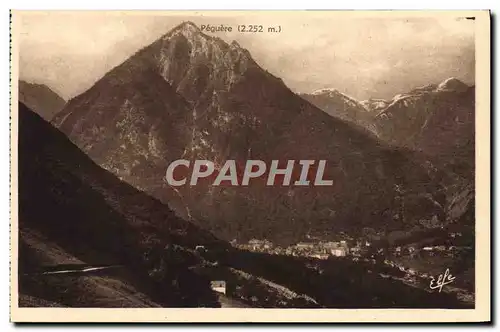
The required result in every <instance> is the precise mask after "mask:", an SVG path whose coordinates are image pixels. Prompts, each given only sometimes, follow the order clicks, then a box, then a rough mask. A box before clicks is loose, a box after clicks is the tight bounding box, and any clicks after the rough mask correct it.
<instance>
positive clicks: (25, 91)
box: [19, 80, 66, 121]
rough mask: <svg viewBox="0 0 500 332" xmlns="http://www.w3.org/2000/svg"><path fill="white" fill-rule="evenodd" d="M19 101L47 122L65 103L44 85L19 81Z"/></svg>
mask: <svg viewBox="0 0 500 332" xmlns="http://www.w3.org/2000/svg"><path fill="white" fill-rule="evenodd" d="M19 101H20V102H22V103H23V104H25V105H26V106H28V107H29V108H30V109H31V110H33V111H35V112H36V113H38V115H40V116H41V117H42V118H44V119H45V120H47V121H50V120H52V118H53V117H54V115H55V114H57V112H59V111H60V110H61V109H62V108H63V107H64V104H65V103H66V101H65V100H64V99H63V98H61V97H60V96H59V95H58V94H57V93H55V92H54V91H52V90H51V89H50V88H49V87H48V86H46V85H44V84H36V83H28V82H26V81H23V80H19Z"/></svg>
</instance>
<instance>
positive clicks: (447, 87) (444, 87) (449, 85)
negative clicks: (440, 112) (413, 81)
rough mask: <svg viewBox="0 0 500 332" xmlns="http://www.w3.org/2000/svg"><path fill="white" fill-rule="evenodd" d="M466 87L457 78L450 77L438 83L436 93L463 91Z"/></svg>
mask: <svg viewBox="0 0 500 332" xmlns="http://www.w3.org/2000/svg"><path fill="white" fill-rule="evenodd" d="M467 88H468V85H467V84H465V83H464V82H462V81H460V80H459V79H458V78H455V77H450V78H447V79H445V80H444V81H442V82H441V83H439V85H438V87H437V89H436V90H437V91H464V90H466V89H467Z"/></svg>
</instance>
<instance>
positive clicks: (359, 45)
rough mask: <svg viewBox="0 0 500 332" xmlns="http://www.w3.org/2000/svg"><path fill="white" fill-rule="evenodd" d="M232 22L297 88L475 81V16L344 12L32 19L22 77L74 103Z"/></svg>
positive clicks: (26, 24)
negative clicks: (142, 58)
mask: <svg viewBox="0 0 500 332" xmlns="http://www.w3.org/2000/svg"><path fill="white" fill-rule="evenodd" d="M185 20H190V21H193V22H194V23H196V24H198V25H201V24H207V23H210V24H213V25H220V24H224V25H226V26H232V27H233V32H232V33H215V34H214V35H216V36H218V37H221V38H223V39H225V40H227V41H229V42H230V41H232V40H237V41H238V42H239V43H240V45H241V46H242V47H245V48H247V49H248V50H249V51H250V53H251V54H252V56H253V57H254V59H255V60H256V61H257V62H258V63H259V64H260V65H261V66H262V67H263V68H264V69H267V70H268V71H270V72H271V73H273V74H274V75H276V76H279V77H281V78H283V80H284V82H285V83H286V84H287V85H288V86H289V87H290V88H291V89H292V90H294V91H296V92H312V91H313V90H316V89H320V88H329V87H331V88H336V89H338V90H340V91H342V92H344V93H347V94H349V95H351V96H353V97H355V98H358V99H366V98H370V97H373V98H391V97H392V96H394V95H395V94H397V93H401V92H405V91H408V90H409V89H412V88H414V87H416V86H421V85H425V84H429V83H438V82H440V81H442V80H444V79H446V78H448V77H451V76H453V77H457V78H459V79H461V80H463V81H464V82H466V83H468V84H474V75H475V72H474V21H472V20H466V19H457V18H440V19H439V20H438V19H434V18H383V19H382V18H366V17H363V18H362V17H355V18H353V17H350V18H340V17H339V16H336V17H335V18H332V17H329V18H328V17H319V16H314V17H313V16H311V17H309V16H308V15H305V14H303V15H287V16H284V15H275V16H270V15H259V16H249V15H248V14H247V16H241V17H234V16H233V17H229V16H227V15H224V16H221V17H214V16H211V17H206V16H179V15H177V16H153V15H125V14H117V13H115V14H113V15H105V14H104V13H100V14H96V13H64V12H59V13H58V12H52V13H37V14H30V15H24V16H23V17H22V20H21V25H20V28H21V35H20V77H21V79H24V80H27V81H30V82H36V83H44V84H47V85H48V86H50V87H51V88H52V89H54V90H55V91H56V92H58V93H59V94H60V95H61V96H62V97H63V98H65V99H69V98H71V97H74V96H76V95H78V94H80V93H82V92H84V91H85V90H86V89H88V88H90V87H91V85H92V84H93V83H95V81H97V80H98V79H99V78H100V77H102V76H103V75H104V74H105V73H106V72H107V71H108V70H110V69H111V68H113V67H114V66H116V65H118V64H120V63H121V62H123V61H124V60H125V59H126V58H128V57H129V56H130V55H132V54H133V53H134V52H136V51H137V50H139V49H140V48H142V47H144V46H146V45H148V44H150V43H151V42H153V41H154V40H156V39H157V38H159V37H160V36H161V35H163V34H165V33H167V32H168V31H169V30H170V29H171V28H173V27H174V26H176V25H177V24H179V23H181V22H182V21H185ZM237 24H263V25H264V26H265V27H267V26H278V25H279V26H281V30H282V32H281V33H261V34H241V33H238V32H236V25H237Z"/></svg>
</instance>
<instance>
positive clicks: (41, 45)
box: [11, 11, 491, 322]
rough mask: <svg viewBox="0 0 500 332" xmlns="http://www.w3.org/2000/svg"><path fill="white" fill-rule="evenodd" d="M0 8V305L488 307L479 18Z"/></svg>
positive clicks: (158, 312) (296, 316) (158, 311)
mask: <svg viewBox="0 0 500 332" xmlns="http://www.w3.org/2000/svg"><path fill="white" fill-rule="evenodd" d="M11 14H12V15H11V145H12V149H11V165H12V167H11V265H12V269H11V293H12V294H11V319H12V320H13V321H31V322H64V321H67V322H72V321H88V322H92V321H114V322H137V321H144V322H147V321H151V322H152V321H155V322H162V321H164V322H173V321H190V322H204V321H220V322H222V321H225V322H231V321H232V322H240V321H252V322H268V321H281V322H288V321H289V322H292V321H304V322H309V321H311V322H312V321H321V322H340V321H354V322H356V321H357V322H359V321H377V320H382V321H394V322H415V321H421V322H426V321H427V322H431V321H448V322H458V321H469V322H478V321H483V322H484V321H489V320H490V296H491V295H490V197H489V192H490V135H489V130H490V129H489V128H490V123H489V117H490V104H489V102H490V82H489V79H490V78H489V77H490V72H489V70H490V67H489V64H490V50H489V47H490V38H489V34H490V21H489V20H490V17H489V12H488V11H475V12H470V11H469V12H465V11H463V12H461V11H453V12H446V11H441V12H433V11H412V12H403V11H400V12H398V11H385V12H384V11H379V12H377V11H371V12H361V11H343V12H342V11H338V12H335V11H302V12H301V11H288V12H287V11H281V12H280V11H267V12H266V11H263V12H257V11H255V12H253V11H240V12H234V11H225V12H217V11H198V12H187V11H176V12H172V11H171V12H159V11H158V12H155V11H148V12H140V11H126V12H123V11H12V12H11ZM102 308H106V309H110V311H107V312H106V313H104V312H103V311H102V310H100V309H102ZM139 309H140V310H139ZM82 310H83V311H82ZM85 313H88V314H85Z"/></svg>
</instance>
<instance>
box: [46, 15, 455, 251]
mask: <svg viewBox="0 0 500 332" xmlns="http://www.w3.org/2000/svg"><path fill="white" fill-rule="evenodd" d="M345 100H346V101H347V102H349V99H348V98H345ZM352 107H354V108H356V109H358V108H361V107H362V106H359V103H354V102H353V103H352ZM347 113H348V112H347V111H343V114H347ZM53 124H54V125H56V126H57V127H58V128H60V130H61V131H63V132H64V133H66V134H67V135H68V137H69V138H70V139H71V140H72V141H73V142H74V143H75V144H76V145H78V146H79V147H80V148H81V149H82V150H83V151H85V153H87V154H88V155H89V156H90V157H91V158H92V159H93V160H94V161H95V162H96V163H98V164H99V165H101V166H102V167H104V168H105V169H107V170H109V171H110V172H112V173H114V174H115V175H117V176H118V177H120V178H121V179H123V180H125V181H127V182H128V183H130V184H132V185H133V186H135V187H136V188H139V189H141V190H145V191H147V192H148V193H149V194H151V195H153V196H154V197H157V198H158V199H160V200H161V201H163V202H164V203H168V204H169V205H170V206H171V207H172V208H173V209H174V211H176V213H177V214H178V215H179V216H182V217H183V218H186V219H188V220H192V221H194V222H196V223H197V224H198V225H200V226H202V227H204V228H206V229H208V230H211V231H213V232H215V234H217V235H218V236H220V237H223V238H225V239H232V238H238V239H249V238H252V237H257V238H268V239H271V240H275V241H288V242H294V241H297V240H300V239H302V238H304V236H305V235H306V234H323V235H325V234H326V235H327V236H333V235H334V234H338V233H339V232H341V231H345V232H348V233H350V234H358V233H361V232H362V231H363V229H364V228H371V229H373V230H374V231H375V232H376V233H382V234H383V233H385V232H390V231H391V230H401V229H403V230H411V229H415V228H417V229H418V228H421V227H424V226H422V225H423V224H425V222H423V221H425V220H436V219H437V220H439V221H440V223H445V222H446V219H447V217H446V208H445V206H446V197H442V195H441V194H439V193H440V190H441V189H440V188H442V187H441V186H442V184H441V183H439V182H438V181H434V180H433V178H434V176H435V174H434V171H433V170H432V169H430V168H428V167H426V166H425V165H424V164H422V163H421V162H420V161H418V160H417V159H415V158H414V157H413V155H412V153H411V152H410V151H406V150H404V149H394V148H391V147H387V146H386V145H385V144H383V143H381V142H380V141H379V140H378V139H377V138H376V137H375V136H374V135H373V134H371V133H370V132H368V131H366V130H365V129H363V128H359V126H357V125H355V124H351V123H349V122H346V121H344V120H341V119H338V118H336V117H332V116H330V115H328V114H326V113H325V112H322V111H321V110H320V109H318V108H316V107H315V106H313V105H312V104H310V103H309V102H307V101H305V100H304V99H302V98H300V97H299V96H297V95H296V94H294V93H293V92H292V91H290V90H289V89H288V88H287V87H286V86H285V85H284V83H283V81H282V80H281V79H279V78H277V77H275V76H273V75H271V74H270V73H268V72H267V71H265V70H263V69H262V68H261V67H260V66H259V65H258V64H257V63H256V62H255V61H254V60H253V59H252V57H251V55H250V53H249V52H248V51H247V50H246V49H243V48H241V47H240V46H239V45H238V44H237V43H235V42H233V43H231V44H227V43H225V42H224V41H222V40H221V39H219V38H216V37H211V36H208V35H206V34H203V33H202V32H201V31H200V30H199V29H198V27H196V26H195V25H194V24H192V23H189V22H188V23H184V24H181V25H179V26H178V27H176V28H174V29H173V30H172V31H170V32H168V33H167V34H165V35H164V36H162V37H161V38H160V39H158V40H157V41H155V42H154V43H152V44H151V45H149V46H147V47H145V48H143V49H142V50H140V51H138V52H137V53H136V54H135V55H133V56H132V57H130V58H129V59H128V60H126V61H125V62H124V63H122V64H121V65H119V66H117V67H116V68H114V69H112V70H111V71H110V72H108V73H107V74H106V75H104V77H103V78H102V79H100V80H99V81H98V82H97V83H96V84H95V85H94V86H93V87H91V88H90V89H89V90H88V91H86V92H84V93H83V94H81V95H79V96H77V97H75V98H73V99H72V100H70V101H69V102H68V103H67V104H66V106H65V107H64V109H63V110H62V111H61V112H60V113H59V114H58V115H57V116H56V117H55V118H54V120H53ZM181 158H183V159H189V160H194V159H208V160H211V161H213V162H215V164H216V165H219V167H220V165H222V164H223V163H224V161H225V160H227V159H235V160H236V161H237V162H238V163H241V164H243V163H244V162H245V161H246V160H247V159H260V160H264V161H266V162H269V161H270V160H272V159H279V160H282V161H283V160H288V159H293V160H300V159H314V160H318V159H325V160H327V169H326V177H327V178H330V179H333V180H334V185H333V186H331V187H322V188H319V187H304V188H291V187H283V188H282V187H262V186H259V185H256V186H249V187H246V188H244V187H236V188H235V187H213V186H211V185H209V184H207V183H200V184H198V185H197V186H194V187H189V186H186V187H179V188H178V189H177V188H175V189H174V188H170V187H169V186H168V185H166V183H164V182H163V181H162V178H163V177H164V175H165V170H166V168H167V165H168V164H169V163H170V162H171V161H173V160H176V159H181ZM402 201H404V204H402ZM436 202H439V204H435V203H436ZM403 205H404V209H402V208H401V206H403Z"/></svg>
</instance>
